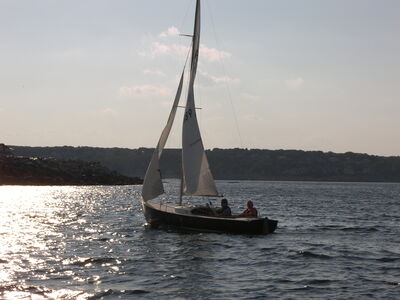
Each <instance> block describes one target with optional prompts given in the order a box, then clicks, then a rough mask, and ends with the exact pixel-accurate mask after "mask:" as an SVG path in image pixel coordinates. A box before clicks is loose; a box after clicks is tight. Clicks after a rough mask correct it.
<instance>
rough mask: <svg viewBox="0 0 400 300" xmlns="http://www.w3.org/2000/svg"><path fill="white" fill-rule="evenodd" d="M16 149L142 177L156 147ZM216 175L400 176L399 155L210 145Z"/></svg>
mask: <svg viewBox="0 0 400 300" xmlns="http://www.w3.org/2000/svg"><path fill="white" fill-rule="evenodd" d="M10 148H11V151H12V153H13V154H14V155H20V156H26V157H43V158H55V159H63V160H68V159H72V160H81V161H97V162H100V163H101V164H102V165H103V166H105V167H107V168H109V169H110V170H113V171H116V172H118V173H121V174H123V175H126V176H130V177H140V178H143V177H144V174H145V172H146V169H147V166H148V163H149V161H150V159H151V156H152V153H153V150H154V149H151V148H138V149H127V148H96V147H70V146H62V147H26V146H10ZM206 152H207V157H208V159H209V163H210V168H211V171H212V173H213V175H214V177H215V179H227V180H232V179H233V180H312V181H361V182H362V181H366V182H372V181H376V182H400V157H398V156H392V157H382V156H376V155H368V154H361V153H353V152H347V153H333V152H321V151H302V150H262V149H238V148H235V149H218V148H214V149H212V150H207V151H206ZM161 174H162V176H163V177H164V178H178V177H180V174H181V150H180V149H165V150H164V152H163V156H162V159H161Z"/></svg>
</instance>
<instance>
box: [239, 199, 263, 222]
mask: <svg viewBox="0 0 400 300" xmlns="http://www.w3.org/2000/svg"><path fill="white" fill-rule="evenodd" d="M257 216H258V212H257V209H256V208H255V207H253V201H251V200H249V201H247V209H245V210H244V211H243V212H242V213H241V214H240V215H238V216H237V217H244V218H257Z"/></svg>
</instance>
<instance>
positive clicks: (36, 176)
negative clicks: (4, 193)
mask: <svg viewBox="0 0 400 300" xmlns="http://www.w3.org/2000/svg"><path fill="white" fill-rule="evenodd" d="M142 182H143V181H142V180H141V179H140V178H138V177H129V176H125V175H121V174H119V173H117V172H116V171H110V170H109V169H108V168H106V167H104V166H102V165H101V163H99V162H87V161H81V160H62V159H55V158H41V157H25V156H14V155H13V153H12V151H11V149H10V148H8V147H7V146H5V145H4V144H0V185H128V184H141V183H142Z"/></svg>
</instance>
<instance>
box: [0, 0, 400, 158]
mask: <svg viewBox="0 0 400 300" xmlns="http://www.w3.org/2000/svg"><path fill="white" fill-rule="evenodd" d="M194 2H195V1H194V0H168V1H166V0H140V1H139V0H125V1H119V0H117V1H110V0H108V1H102V0H84V1H71V0H57V1H56V0H47V1H45V0H36V1H31V0H30V1H28V0H26V1H23V0H19V1H15V0H0V143H2V142H3V143H6V144H11V145H34V146H53V145H72V146H85V145H86V146H99V147H128V148H137V147H141V146H144V147H154V146H155V145H156V142H157V140H158V138H159V135H160V133H161V130H162V128H163V126H164V124H165V122H166V120H167V117H168V113H169V110H170V104H171V103H172V101H173V98H174V94H175V91H176V87H177V78H178V77H179V75H180V73H181V71H182V67H183V65H184V61H185V57H186V53H187V48H188V46H189V44H190V39H189V38H187V37H181V36H179V35H177V33H185V34H191V33H192V27H193V15H194ZM399 53H400V1H398V0H393V1H390V0H380V1H378V0H374V1H370V0H335V1H333V0H332V1H328V0H326V1H321V0H308V1H306V0H303V1H301V0H297V1H295V0H292V1H286V0H282V1H272V0H246V1H245V0H204V1H202V36H201V49H200V61H199V70H198V77H197V81H196V84H197V86H196V89H195V93H196V94H195V97H196V101H197V105H198V106H199V107H201V108H202V109H201V110H199V111H198V112H199V115H200V117H199V119H200V127H201V130H202V135H203V140H204V145H205V147H206V148H214V147H219V148H232V147H247V148H266V149H302V150H322V151H334V152H346V151H353V152H363V153H369V154H378V155H400V55H399ZM184 100H185V99H182V100H181V104H182V105H184ZM181 123H182V115H181V112H180V114H178V115H177V119H176V122H175V124H176V125H175V126H174V128H173V134H172V136H171V138H170V141H169V142H168V144H167V147H179V146H180V135H181Z"/></svg>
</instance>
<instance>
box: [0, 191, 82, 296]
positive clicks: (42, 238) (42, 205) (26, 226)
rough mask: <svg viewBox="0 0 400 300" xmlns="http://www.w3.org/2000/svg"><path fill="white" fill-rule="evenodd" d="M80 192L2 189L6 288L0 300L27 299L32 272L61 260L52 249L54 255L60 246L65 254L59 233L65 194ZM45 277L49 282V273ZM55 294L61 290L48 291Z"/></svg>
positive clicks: (0, 254)
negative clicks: (27, 284) (28, 283)
mask: <svg viewBox="0 0 400 300" xmlns="http://www.w3.org/2000/svg"><path fill="white" fill-rule="evenodd" d="M77 189H79V188H77V187H53V186H39V187H37V186H0V267H1V268H0V283H1V286H2V289H3V291H1V292H0V298H1V297H5V299H14V298H20V297H25V296H27V294H29V287H27V288H26V289H27V292H24V287H23V285H24V282H25V281H26V280H29V279H30V278H31V274H32V270H38V269H39V270H40V269H41V268H43V269H44V268H45V266H46V265H47V264H48V261H49V260H54V261H57V260H59V259H60V258H59V257H54V255H53V256H51V255H50V252H51V251H50V250H53V252H54V247H57V248H58V249H59V250H60V251H62V250H63V247H64V245H63V237H62V236H60V235H62V234H61V233H60V232H59V231H58V230H57V227H58V226H62V224H60V223H61V222H62V221H61V220H62V218H60V214H62V213H63V205H64V204H63V203H62V199H63V197H62V195H63V194H64V195H65V194H66V193H68V194H70V193H74V192H76V190H77ZM50 271H51V270H50ZM41 276H42V278H41V279H44V280H46V276H47V275H46V272H43V274H42V275H41ZM17 286H18V288H14V287H17ZM21 286H22V287H21ZM71 292H72V293H74V291H71ZM54 293H60V291H48V293H47V296H49V295H53V296H56V298H58V296H57V295H55V294H54ZM61 294H62V295H64V296H66V295H68V294H69V292H67V291H62V293H61ZM62 295H61V296H62ZM67 298H68V297H67ZM35 299H36V298H35ZM38 299H41V298H40V297H39V298H38Z"/></svg>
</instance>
